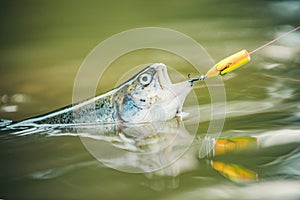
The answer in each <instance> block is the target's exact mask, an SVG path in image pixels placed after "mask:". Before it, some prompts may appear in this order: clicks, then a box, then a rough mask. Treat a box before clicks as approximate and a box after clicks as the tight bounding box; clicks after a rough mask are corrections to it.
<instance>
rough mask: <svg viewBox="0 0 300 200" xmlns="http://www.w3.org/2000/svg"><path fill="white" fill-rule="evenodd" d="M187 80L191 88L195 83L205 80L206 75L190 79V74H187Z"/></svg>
mask: <svg viewBox="0 0 300 200" xmlns="http://www.w3.org/2000/svg"><path fill="white" fill-rule="evenodd" d="M188 78H189V79H190V80H188V82H189V83H190V84H191V86H193V85H194V82H195V81H204V80H205V79H206V75H201V76H199V77H198V78H191V73H189V74H188Z"/></svg>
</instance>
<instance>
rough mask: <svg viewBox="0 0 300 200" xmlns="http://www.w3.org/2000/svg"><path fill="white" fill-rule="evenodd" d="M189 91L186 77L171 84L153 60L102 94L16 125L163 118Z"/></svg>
mask: <svg viewBox="0 0 300 200" xmlns="http://www.w3.org/2000/svg"><path fill="white" fill-rule="evenodd" d="M190 91H191V85H190V84H189V83H188V82H187V81H184V82H180V83H176V84H172V83H171V81H170V79H169V76H168V74H167V67H166V66H165V65H164V64H162V63H155V64H152V65H150V66H148V67H147V68H146V69H144V70H143V71H141V72H140V73H138V74H136V75H135V76H134V77H133V78H131V79H130V80H128V81H127V82H125V83H124V84H122V85H120V86H119V87H117V88H115V89H113V90H111V91H109V92H107V93H105V94H103V95H99V96H97V97H94V98H91V99H89V100H86V101H83V102H80V103H77V104H72V105H69V106H67V107H64V108H61V109H59V110H56V111H54V112H51V113H48V114H45V115H41V116H37V117H34V118H30V119H27V120H24V121H21V122H19V123H18V125H22V124H25V125H27V124H81V123H115V122H126V123H144V122H153V121H165V120H169V119H171V118H174V117H175V115H176V114H178V113H180V112H181V109H182V105H183V103H184V100H185V97H186V95H187V94H188V93H189V92H190Z"/></svg>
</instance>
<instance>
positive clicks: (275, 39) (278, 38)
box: [249, 26, 300, 54]
mask: <svg viewBox="0 0 300 200" xmlns="http://www.w3.org/2000/svg"><path fill="white" fill-rule="evenodd" d="M298 29H300V26H298V27H296V28H294V29H292V30H290V31H288V32H286V33H284V34H282V35H279V36H278V37H277V38H274V39H273V40H271V41H270V42H268V43H266V44H264V45H262V46H260V47H258V48H256V49H254V50H252V51H251V52H250V53H249V54H253V53H255V52H256V51H259V50H261V49H263V48H264V47H266V46H268V45H270V44H272V43H274V42H276V41H277V40H280V39H281V38H283V37H285V36H287V35H288V34H290V33H292V32H295V31H297V30H298Z"/></svg>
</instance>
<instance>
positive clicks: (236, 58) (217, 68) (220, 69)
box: [188, 26, 300, 85]
mask: <svg viewBox="0 0 300 200" xmlns="http://www.w3.org/2000/svg"><path fill="white" fill-rule="evenodd" d="M298 29H300V26H298V27H296V28H294V29H292V30H290V31H288V32H286V33H284V34H282V35H280V36H278V37H277V38H275V39H273V40H271V41H269V42H267V43H266V44H264V45H262V46H260V47H258V48H256V49H254V50H253V51H251V52H250V53H249V52H248V51H247V50H241V51H239V52H237V53H235V54H233V55H231V56H229V57H226V58H224V59H223V60H221V61H220V62H218V63H217V64H215V65H214V66H213V67H212V68H211V69H210V70H208V72H207V73H206V74H205V75H202V76H200V77H198V78H192V79H190V80H189V82H190V83H191V85H193V83H194V82H195V81H200V80H202V81H203V80H205V79H206V78H210V77H214V76H217V75H221V76H223V75H225V74H227V73H229V72H231V71H233V70H235V69H237V68H239V67H241V66H243V65H245V64H246V63H248V62H249V61H250V60H251V58H250V55H251V54H253V53H255V52H257V51H259V50H261V49H262V48H264V47H266V46H268V45H270V44H272V43H274V42H276V41H277V40H279V39H281V38H283V37H285V36H286V35H288V34H290V33H292V32H294V31H297V30H298ZM188 77H190V76H188Z"/></svg>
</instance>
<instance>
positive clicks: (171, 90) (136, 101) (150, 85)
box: [116, 63, 192, 123]
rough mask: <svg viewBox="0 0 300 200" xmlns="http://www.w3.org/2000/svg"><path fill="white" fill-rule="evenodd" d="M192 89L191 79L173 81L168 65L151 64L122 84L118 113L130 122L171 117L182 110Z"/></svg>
mask: <svg viewBox="0 0 300 200" xmlns="http://www.w3.org/2000/svg"><path fill="white" fill-rule="evenodd" d="M191 89H192V86H191V84H190V83H189V82H188V81H184V82H180V83H174V84H173V83H172V82H171V80H170V78H169V75H168V71H167V67H166V65H164V64H162V63H155V64H152V65H150V66H148V67H147V68H146V69H144V70H142V71H141V72H140V73H138V74H137V75H135V76H134V77H133V78H132V79H130V80H129V81H127V82H126V83H124V84H123V85H122V86H121V87H120V89H119V91H118V92H117V98H116V99H117V101H116V105H117V114H118V117H119V119H120V120H121V121H125V122H129V123H142V122H154V121H165V120H169V119H172V118H174V117H175V116H176V115H177V114H180V112H181V110H182V106H183V103H184V101H185V98H186V96H187V95H188V94H189V92H190V91H191Z"/></svg>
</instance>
